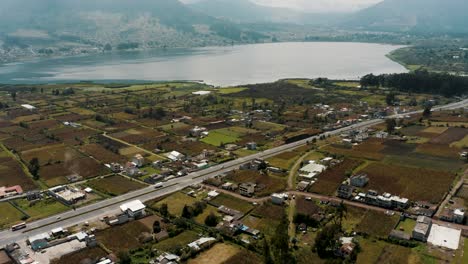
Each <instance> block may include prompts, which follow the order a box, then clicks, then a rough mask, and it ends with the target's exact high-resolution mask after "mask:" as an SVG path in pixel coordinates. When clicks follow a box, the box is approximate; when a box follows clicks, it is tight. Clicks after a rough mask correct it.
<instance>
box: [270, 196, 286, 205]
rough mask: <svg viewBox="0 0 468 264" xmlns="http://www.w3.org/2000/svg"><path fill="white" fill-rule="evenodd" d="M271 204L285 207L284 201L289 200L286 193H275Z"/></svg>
mask: <svg viewBox="0 0 468 264" xmlns="http://www.w3.org/2000/svg"><path fill="white" fill-rule="evenodd" d="M270 197H271V202H272V203H274V204H277V205H283V203H284V201H285V200H287V199H288V194H286V193H273V194H272V195H271V196H270Z"/></svg>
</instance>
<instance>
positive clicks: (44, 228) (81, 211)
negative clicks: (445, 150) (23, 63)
mask: <svg viewBox="0 0 468 264" xmlns="http://www.w3.org/2000/svg"><path fill="white" fill-rule="evenodd" d="M466 106H468V99H465V100H463V101H461V102H457V103H452V104H448V105H445V106H439V107H435V108H433V110H442V109H444V110H450V109H456V108H461V107H466ZM421 112H422V111H414V112H410V113H405V114H404V115H411V114H417V113H421ZM397 117H401V115H395V116H391V117H389V118H397ZM382 122H384V120H383V119H374V120H368V121H364V122H361V123H358V124H355V125H352V126H349V127H344V128H340V129H337V130H334V131H329V132H325V133H323V134H320V135H317V136H314V137H310V138H307V139H304V140H301V141H297V142H293V143H290V144H286V145H282V146H279V147H276V148H273V149H269V150H266V151H263V152H260V153H256V154H253V155H251V156H247V157H242V158H239V159H236V160H232V161H229V162H226V163H223V164H220V165H216V166H213V167H211V168H208V169H205V170H202V171H197V172H194V173H191V174H189V175H187V176H185V177H181V178H176V179H173V180H170V181H168V182H165V183H164V186H165V187H163V188H160V189H155V188H154V187H153V186H149V187H146V188H144V189H140V190H137V191H133V192H130V193H127V194H124V195H121V196H117V197H114V198H110V199H107V200H104V201H100V202H97V203H94V204H91V205H87V206H84V207H81V208H78V209H76V210H71V211H67V212H65V213H62V214H59V215H55V216H53V217H49V218H45V219H41V220H38V221H34V222H31V223H28V227H27V229H24V230H19V231H16V232H12V231H10V230H5V231H2V232H0V248H1V247H3V246H4V245H6V244H9V243H12V242H17V241H21V240H24V239H26V238H28V237H30V236H33V235H36V234H40V233H44V232H49V231H50V230H52V229H54V228H58V227H63V228H67V227H70V226H73V225H77V224H80V223H84V222H85V221H89V220H94V219H98V218H101V217H103V216H106V215H109V214H113V213H115V212H118V211H119V210H120V209H119V206H120V205H121V204H122V203H125V202H128V201H131V200H135V199H138V200H141V201H143V202H145V201H149V200H152V199H155V198H158V197H161V196H164V195H168V194H170V193H173V192H176V191H179V190H182V189H184V188H186V187H188V186H190V185H193V184H199V183H201V182H203V180H205V179H207V178H212V177H215V176H217V175H219V174H222V173H225V172H228V171H231V170H233V169H236V168H237V167H239V166H240V165H241V164H244V163H247V162H250V161H252V160H254V159H257V158H260V159H266V158H269V157H272V156H275V155H277V154H279V153H282V152H286V151H290V150H293V149H295V148H297V147H300V146H303V145H305V144H307V143H308V142H309V141H311V140H312V139H314V138H315V139H318V138H319V137H320V136H332V135H339V134H341V133H343V132H346V131H349V130H354V129H361V128H367V127H371V126H374V125H377V124H380V123H382Z"/></svg>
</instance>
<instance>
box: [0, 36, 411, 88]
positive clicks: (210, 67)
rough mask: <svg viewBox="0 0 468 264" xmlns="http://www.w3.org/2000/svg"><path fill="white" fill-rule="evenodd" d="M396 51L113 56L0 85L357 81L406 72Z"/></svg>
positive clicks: (5, 68) (364, 47)
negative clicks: (396, 58)
mask: <svg viewBox="0 0 468 264" xmlns="http://www.w3.org/2000/svg"><path fill="white" fill-rule="evenodd" d="M400 47H401V46H393V45H382V44H370V43H343V42H297V43H270V44H252V45H240V46H228V47H208V48H194V49H166V50H149V51H134V52H112V53H103V54H97V55H96V54H95V55H90V56H79V57H66V58H54V59H38V60H33V61H27V62H18V63H10V64H3V65H0V83H45V82H70V81H103V82H104V81H106V82H109V81H132V80H135V81H136V80H145V81H172V80H200V81H204V82H206V83H208V84H213V85H217V86H228V85H239V84H250V83H263V82H271V81H276V80H278V79H283V78H316V77H327V78H332V79H358V78H359V77H361V76H363V75H365V74H368V73H374V74H382V73H401V72H406V69H405V68H404V67H403V66H401V65H400V64H398V63H396V62H393V61H392V60H390V59H388V58H387V57H386V56H385V55H387V54H388V53H390V52H391V51H393V50H395V49H398V48H400Z"/></svg>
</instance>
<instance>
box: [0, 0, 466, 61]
mask: <svg viewBox="0 0 468 264" xmlns="http://www.w3.org/2000/svg"><path fill="white" fill-rule="evenodd" d="M465 10H468V1H467V0H384V1H382V2H380V3H378V4H376V5H374V6H371V7H369V8H366V9H363V10H360V11H358V12H354V13H347V14H343V13H327V14H310V13H306V12H300V11H296V10H292V9H287V8H275V7H267V6H261V5H258V4H255V3H253V2H251V1H250V0H199V1H197V2H195V3H191V4H183V3H181V2H180V1H179V0H2V1H0V25H1V27H0V61H6V60H10V59H13V60H14V59H15V58H16V57H18V56H24V55H25V54H26V55H28V54H29V55H31V54H32V55H33V56H35V55H37V54H40V55H41V54H42V55H51V54H55V55H57V54H59V55H71V54H76V53H88V52H96V51H103V50H113V49H119V50H126V49H135V48H156V47H197V46H208V45H226V44H234V43H238V44H239V43H256V42H269V41H276V40H278V41H301V40H304V39H308V40H313V39H314V38H313V37H312V38H307V37H309V36H313V34H314V33H316V32H319V34H322V36H324V35H327V34H329V35H331V36H337V35H339V34H343V32H345V34H349V32H351V33H350V34H354V33H355V32H359V31H364V32H368V31H378V32H397V33H411V34H413V33H424V34H427V33H431V34H452V33H453V34H466V33H468V19H465V17H466V16H465ZM347 39H349V38H347ZM351 39H352V38H351Z"/></svg>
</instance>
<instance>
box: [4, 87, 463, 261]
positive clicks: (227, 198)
mask: <svg viewBox="0 0 468 264" xmlns="http://www.w3.org/2000/svg"><path fill="white" fill-rule="evenodd" d="M90 86H92V87H90ZM41 88H42V89H41ZM21 89H24V90H21V91H19V92H17V94H16V97H15V98H13V96H12V94H11V93H8V92H3V93H1V94H0V96H1V97H2V99H4V101H5V102H7V103H8V107H6V108H5V111H4V112H5V115H2V116H0V141H1V142H2V144H3V145H4V147H5V149H4V151H3V152H2V153H1V154H0V158H8V159H9V161H13V162H15V163H17V164H18V166H19V168H20V169H21V170H22V171H23V174H18V175H20V178H21V179H22V181H16V182H24V184H25V185H26V183H27V181H30V182H31V183H32V187H31V188H30V189H42V190H46V189H47V188H48V187H51V186H55V185H59V184H65V185H71V184H72V181H78V183H76V184H73V185H71V186H77V188H79V189H82V188H84V187H86V186H89V187H91V188H92V189H94V191H95V192H96V194H97V195H98V196H102V197H105V198H109V199H106V200H104V201H99V202H96V203H94V204H90V205H84V206H83V207H77V208H76V210H68V211H67V212H63V211H65V210H67V209H68V208H69V207H67V206H64V205H62V204H59V203H58V202H56V201H54V200H51V201H49V200H47V199H42V200H41V201H39V202H36V203H31V206H30V204H29V203H28V202H26V200H24V199H14V200H13V201H12V202H14V203H16V204H17V205H18V206H19V207H20V208H21V209H23V210H24V211H25V213H27V214H29V216H30V217H31V218H30V219H29V220H33V219H39V218H46V217H48V216H50V215H54V214H58V213H59V217H60V218H56V217H50V218H46V219H43V220H39V221H34V222H31V223H28V229H27V230H25V231H26V232H25V233H11V232H2V239H0V242H1V243H3V242H4V241H9V240H11V239H13V238H19V237H25V236H31V235H33V234H39V233H41V232H47V231H50V229H51V228H53V227H57V226H63V227H69V226H72V225H75V224H83V222H84V221H88V220H90V221H92V220H96V219H95V218H99V217H102V216H103V215H112V214H114V213H116V212H117V211H118V210H119V205H120V204H122V203H123V202H125V201H129V200H134V199H141V200H142V201H144V202H146V201H150V202H148V203H147V205H148V208H147V214H149V216H148V217H147V218H144V219H142V220H141V221H140V220H138V221H131V222H129V223H126V224H123V225H118V226H115V227H109V226H108V225H107V224H106V223H104V222H98V221H96V222H92V223H91V225H90V227H89V228H91V227H97V228H98V230H97V232H96V237H97V239H98V241H99V243H100V245H101V246H100V247H99V248H101V247H102V249H105V250H107V251H109V252H113V253H114V254H119V252H121V251H128V254H129V255H130V257H131V258H132V260H133V262H134V263H147V261H148V260H149V259H152V258H154V257H156V256H157V255H159V254H161V253H162V252H171V253H175V254H178V255H179V256H181V257H182V258H183V260H184V261H186V260H188V263H192V262H193V263H200V261H201V262H203V263H207V262H208V263H211V262H210V261H211V260H213V259H214V260H215V262H213V263H219V262H220V260H222V261H223V262H224V263H233V264H234V263H258V262H260V261H261V259H262V257H259V255H258V253H261V252H263V249H262V248H263V240H262V239H263V235H264V237H266V239H267V242H268V243H269V244H270V247H272V248H273V249H272V251H273V252H278V249H276V248H274V247H276V246H277V245H276V243H275V242H276V241H278V238H277V237H278V235H280V233H281V232H282V231H283V230H286V231H289V232H290V233H291V234H292V235H294V236H295V237H296V238H297V241H296V242H297V243H296V246H297V248H296V249H293V250H291V253H292V254H293V256H295V257H297V259H298V262H299V263H310V261H314V263H315V262H316V263H321V262H325V260H324V259H320V258H319V257H318V255H317V253H316V252H313V251H312V247H313V245H314V243H315V238H316V237H317V236H318V235H319V234H320V232H321V231H322V230H323V229H324V228H325V227H327V226H328V225H332V224H333V223H337V222H340V220H341V219H340V218H339V213H338V209H337V208H339V206H338V205H337V203H339V202H340V201H341V199H338V198H335V196H336V191H337V189H338V187H339V186H340V184H342V183H343V182H344V181H346V180H347V179H348V176H350V175H352V174H355V173H360V172H365V173H367V174H368V176H369V179H370V181H369V183H368V185H367V186H365V187H364V188H360V189H359V191H364V192H365V191H366V190H368V189H371V188H372V189H375V190H377V191H379V192H380V193H382V192H390V193H392V194H395V195H400V196H403V197H407V198H409V199H410V200H411V201H416V200H418V201H419V200H421V201H427V202H433V203H436V204H437V203H439V202H440V200H441V199H442V197H443V196H444V194H445V193H446V192H447V191H448V190H449V189H450V186H452V184H453V181H454V180H455V179H457V177H459V176H460V174H459V173H460V172H461V170H462V169H463V167H464V163H463V161H462V160H461V159H460V157H459V155H458V154H459V153H460V152H461V151H463V150H464V149H465V147H464V145H463V141H464V139H465V137H466V130H465V128H463V127H462V124H463V122H466V120H465V121H464V119H463V118H462V119H460V118H458V119H457V118H455V117H454V116H455V115H456V116H466V115H465V113H464V112H460V110H456V111H455V112H456V114H455V113H445V112H440V113H439V112H436V111H434V113H433V115H431V116H430V117H426V118H423V119H422V120H419V117H420V114H419V113H418V114H416V116H417V117H412V118H408V117H405V118H402V121H398V124H397V125H398V126H399V127H401V128H398V129H396V131H395V132H394V133H393V134H392V135H390V136H389V137H387V138H375V132H377V131H372V130H369V131H367V130H366V132H367V133H368V134H369V136H370V138H369V139H363V140H361V141H359V140H358V141H356V142H353V143H354V144H347V143H346V142H344V141H342V138H346V137H349V135H344V134H346V133H351V134H352V133H354V132H356V131H357V132H358V133H362V131H360V130H365V129H366V128H367V127H369V126H372V125H375V124H378V123H381V122H382V121H380V120H377V119H375V120H374V119H373V117H374V115H378V114H382V112H384V111H385V112H388V113H386V114H387V115H393V114H394V112H395V111H397V109H396V108H394V107H393V106H388V105H387V103H386V102H385V99H386V96H387V95H388V91H386V90H384V89H364V88H363V89H361V88H359V87H358V85H356V83H351V82H338V83H334V82H326V81H325V82H317V81H314V80H292V81H291V80H289V81H288V80H286V81H279V82H277V83H273V84H259V85H249V86H246V87H241V88H229V90H224V91H223V90H222V89H221V90H219V89H213V88H212V87H209V86H206V85H203V84H196V83H184V84H180V83H164V84H143V85H118V86H107V87H106V85H100V84H92V85H88V84H86V83H82V84H75V85H67V86H61V85H44V86H37V87H36V86H32V87H21ZM199 90H208V91H210V92H211V94H208V95H203V96H199V95H194V94H192V93H193V92H196V91H199ZM413 97H414V98H416V99H417V105H416V106H414V105H410V104H409V102H410V100H411V99H413ZM397 98H398V99H400V100H401V105H400V106H399V109H402V108H404V109H405V111H407V112H411V111H416V110H420V109H421V108H422V102H424V101H427V100H433V99H437V100H438V102H439V103H440V104H443V103H446V102H448V101H449V100H451V99H447V98H443V97H440V96H432V95H423V94H417V95H414V96H413V95H407V94H398V95H397ZM23 103H28V104H31V105H34V106H35V107H36V108H35V109H32V110H27V109H23V108H22V107H21V106H20V104H23ZM459 106H463V104H461V105H459ZM330 109H334V110H333V111H331V110H330ZM330 111H331V112H332V113H330ZM447 112H450V111H447ZM452 115H453V116H452ZM367 119H370V121H366V120H367ZM442 120H443V121H442ZM360 121H362V122H363V123H359V122H360ZM444 121H446V122H450V123H449V127H447V125H446V124H445V125H443V127H442V126H439V125H434V124H438V123H437V122H444ZM195 127H201V128H204V129H206V130H205V131H207V132H208V135H205V134H200V135H199V134H197V133H196V131H195V130H192V129H193V128H195ZM352 128H354V129H352ZM374 129H377V130H386V126H385V123H384V124H383V125H382V124H379V126H376V127H374ZM351 130H354V131H351ZM322 131H330V132H326V133H324V134H321V133H322ZM342 133H343V134H342ZM313 135H319V137H316V138H314V139H312V138H311V136H313ZM305 139H307V142H306V140H305ZM250 142H255V143H256V144H254V145H253V146H252V145H249V147H251V148H255V147H256V149H251V150H249V149H247V143H250ZM285 143H286V144H287V143H292V144H291V145H284V144H285ZM306 143H307V144H306ZM255 145H256V146H255ZM282 145H284V146H282ZM278 146H280V147H278ZM274 147H278V148H274ZM271 148H274V149H273V150H271ZM172 151H177V152H180V153H181V154H182V155H183V156H179V159H180V160H178V161H170V160H169V159H168V158H166V157H171V158H173V156H172V155H173V154H174V152H172ZM170 152H172V153H171V155H168V153H170ZM136 154H141V155H142V156H143V161H142V163H143V164H142V166H141V167H140V168H139V169H138V170H139V172H138V173H136V174H135V175H133V174H132V173H130V172H129V171H131V169H132V167H131V166H134V165H129V163H127V162H129V161H134V162H136V163H135V164H137V163H138V162H139V161H135V159H134V158H135V155H136ZM305 154H306V155H305ZM302 156H304V157H303V158H304V160H316V161H317V162H321V161H320V160H321V159H322V158H324V157H330V156H331V157H333V161H332V163H333V164H331V165H330V166H329V168H328V169H327V170H326V171H324V172H322V173H320V174H318V175H317V176H316V179H315V180H316V182H315V183H314V184H312V185H311V187H310V188H309V189H308V190H306V191H309V192H310V193H307V192H289V195H290V198H289V200H288V201H286V206H285V205H273V204H272V203H271V202H270V201H269V198H268V196H269V195H270V194H272V193H281V192H285V191H286V189H287V186H288V182H289V181H290V180H291V181H292V182H294V181H296V182H298V181H299V178H298V177H297V176H298V175H297V173H296V172H295V171H289V170H291V169H292V168H293V167H294V170H296V169H297V168H298V167H299V166H298V165H296V166H293V165H294V164H295V163H298V164H299V163H301V162H300V160H299V158H301V157H302ZM138 157H139V156H138ZM254 157H258V158H263V159H265V160H266V161H267V162H268V163H267V164H262V168H259V169H255V168H247V169H239V165H241V164H243V163H246V162H247V161H252V160H253V158H254ZM34 158H38V159H39V167H40V168H39V173H38V175H35V177H34V178H33V175H32V173H29V172H28V171H27V167H28V166H29V167H30V170H31V172H34V171H33V168H31V165H30V164H29V163H30V161H31V160H32V159H34ZM298 160H299V161H298ZM154 161H158V162H156V163H153V162H154ZM5 162H6V160H5ZM114 162H117V163H120V165H123V167H124V168H125V170H124V171H123V172H121V173H116V174H114V173H111V171H110V169H108V166H106V164H107V165H108V164H110V163H114ZM1 165H3V164H1ZM299 165H301V164H299ZM206 167H208V169H205V170H200V169H199V168H206ZM272 167H276V168H272ZM277 168H279V169H282V170H284V171H278V170H277ZM0 169H4V168H2V167H0ZM0 172H2V170H0ZM7 173H8V172H6V173H5V174H7ZM179 173H181V174H182V175H184V174H186V173H188V174H189V175H188V176H185V177H184V176H180V175H179ZM119 174H121V175H119ZM70 176H73V177H70ZM215 176H217V177H216V178H215ZM208 178H210V180H209V181H206V182H204V184H212V185H215V186H216V187H219V188H221V184H223V183H226V182H232V183H234V185H236V184H241V183H247V182H252V183H255V184H256V185H257V187H256V188H255V191H254V193H253V194H252V197H242V196H241V195H240V194H239V193H238V191H236V190H235V188H234V190H233V191H231V190H223V191H222V192H221V190H220V192H221V194H220V195H218V196H217V197H216V198H213V199H210V198H208V191H209V190H208V189H206V186H205V185H203V184H201V185H200V183H202V181H203V180H206V179H208ZM214 178H215V179H214ZM4 179H6V180H4ZM13 179H14V180H17V179H15V178H13ZM2 180H3V181H4V182H5V183H7V184H6V185H8V186H9V185H13V184H11V182H15V181H12V179H11V178H8V176H3V175H2V174H0V182H1V181H2ZM143 180H145V181H147V182H148V183H151V184H154V183H155V182H159V181H163V182H162V184H163V187H160V188H159V189H156V188H155V187H154V186H149V185H148V184H146V183H143ZM418 183H419V184H418ZM432 185H436V186H437V187H436V188H434V189H430V186H432ZM189 186H190V188H187V187H189ZM293 186H294V184H293ZM210 188H211V187H210ZM189 192H190V195H188V193H189ZM229 192H237V193H232V195H231V194H229ZM293 194H294V195H293ZM296 194H297V196H296ZM89 196H90V197H91V195H89ZM112 196H115V197H113V198H111V197H112ZM308 196H310V197H312V198H311V199H307V200H306V199H305V197H308ZM329 200H331V201H332V203H331V204H329V203H328V201H329ZM91 201H93V199H90V201H85V202H84V203H90V202H91ZM320 201H322V202H320ZM163 204H167V206H168V213H169V214H167V215H166V214H165V215H164V216H163V213H164V212H163V211H162V210H161V207H162V205H163ZM201 204H206V207H204V209H202V210H200V211H199V214H198V213H197V215H193V216H188V215H186V216H185V218H183V217H181V215H182V209H183V208H184V206H185V205H187V206H190V210H194V207H196V206H199V205H201ZM1 205H2V206H5V207H4V210H3V209H2V211H5V212H9V213H8V214H9V215H10V217H8V218H5V219H6V220H7V221H6V222H5V224H4V226H5V227H8V226H9V225H11V224H13V223H16V222H18V221H21V218H23V215H22V213H21V212H20V211H19V210H17V209H16V208H13V207H11V208H10V206H9V204H7V203H1ZM221 205H224V206H226V207H229V208H232V209H235V210H238V211H240V212H242V213H243V214H245V215H244V216H242V217H241V218H240V223H242V224H244V225H245V226H246V227H249V228H250V229H258V230H259V231H260V233H261V235H260V236H258V237H257V236H255V237H254V236H252V235H249V234H248V233H247V232H240V233H237V232H234V233H233V234H231V232H229V230H224V229H223V228H221V227H220V226H218V228H212V227H208V226H207V225H206V224H205V219H207V217H208V216H209V215H211V214H214V215H215V217H216V218H217V219H216V221H217V222H219V221H220V220H221V218H222V217H223V216H224V215H223V214H221V213H220V212H218V210H217V208H216V207H217V206H221ZM344 205H345V206H346V208H347V210H346V213H345V214H344V215H345V216H344V217H343V219H342V220H343V229H344V230H346V231H347V234H352V233H353V231H356V232H357V235H356V236H355V239H356V241H359V243H361V246H362V248H363V251H362V253H360V254H359V255H358V262H361V263H372V262H378V263H400V262H402V263H404V262H405V261H407V260H413V259H418V258H419V257H421V258H422V256H424V255H425V254H432V255H434V252H433V251H430V250H429V249H425V248H422V246H421V245H420V244H418V245H417V246H418V248H416V249H415V248H405V247H402V246H399V245H395V244H391V243H388V242H384V241H381V240H377V239H378V238H383V239H385V238H386V237H387V236H388V234H389V233H390V231H391V230H392V229H394V228H397V229H399V228H402V229H403V230H404V231H405V232H408V230H407V229H411V226H412V223H408V222H406V221H404V222H401V223H400V224H398V222H399V217H400V216H399V214H398V213H396V214H393V215H392V213H391V212H389V213H386V212H385V211H386V209H383V208H378V207H375V206H368V205H366V204H363V203H355V202H351V201H347V200H346V201H345V202H344ZM71 207H72V206H70V208H71ZM41 208H42V210H41ZM73 208H74V206H73ZM190 210H189V211H190ZM13 212H14V213H13ZM60 212H63V213H60ZM190 212H191V211H190ZM190 212H189V213H190ZM18 213H19V214H18ZM299 214H300V215H303V216H301V217H302V218H300V217H299ZM304 215H305V218H304ZM283 219H288V221H291V223H289V224H288V225H289V228H288V226H284V225H283V224H282V220H283ZM155 221H159V222H160V225H161V228H162V234H161V233H158V234H152V233H153V231H154V230H153V224H154V223H155ZM0 223H1V222H0ZM280 224H281V225H282V228H281V229H278V226H279V225H280ZM299 224H306V229H305V230H303V231H300V230H299V229H296V227H299ZM228 226H229V225H228ZM225 227H226V226H225ZM81 228H85V229H86V227H81ZM78 229H79V228H78ZM78 229H77V230H78ZM225 231H226V232H227V233H223V232H225ZM254 231H255V230H254ZM164 232H167V234H166V235H165V234H164ZM226 234H227V236H229V237H230V238H232V239H230V240H229V241H233V242H234V243H235V244H236V245H234V244H229V243H227V242H222V241H218V242H217V243H216V244H215V245H214V246H213V247H211V248H207V249H206V250H202V252H199V253H198V254H194V253H193V252H191V250H188V248H187V246H186V245H187V244H188V243H191V242H193V241H195V240H197V239H198V238H200V237H202V236H213V237H215V238H217V239H218V240H220V237H222V236H225V235H226ZM153 235H154V237H158V239H159V238H161V241H149V240H146V241H148V242H145V239H147V238H151V237H153ZM339 235H340V236H341V235H344V234H339ZM167 236H168V237H167ZM290 238H291V237H290ZM290 238H289V239H287V241H289V240H290ZM226 240H227V239H226ZM226 240H225V241H226ZM246 241H248V242H249V246H247V242H246ZM373 241H378V243H376V245H372V242H373ZM291 243H293V242H291ZM291 245H292V244H291ZM421 248H422V249H421ZM418 250H419V251H418ZM254 252H256V253H254ZM101 253H102V251H100V250H99V249H98V250H96V251H95V252H94V251H92V252H89V255H90V256H91V257H96V258H97V257H98V256H100V255H101ZM76 254H78V255H77V256H76V259H79V258H81V256H82V255H83V254H86V251H84V253H83V252H81V253H76ZM80 254H81V255H80ZM457 254H458V252H457ZM432 255H431V256H432ZM73 256H74V255H69V256H65V259H66V257H70V258H71V257H73ZM460 256H462V254H460ZM275 257H276V256H275Z"/></svg>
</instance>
